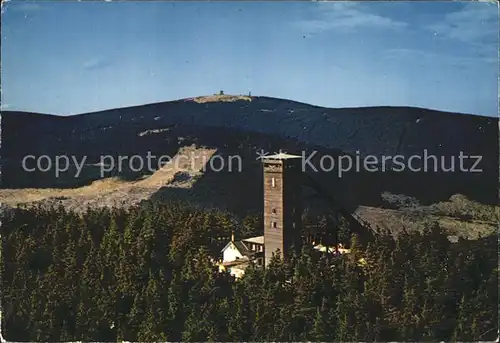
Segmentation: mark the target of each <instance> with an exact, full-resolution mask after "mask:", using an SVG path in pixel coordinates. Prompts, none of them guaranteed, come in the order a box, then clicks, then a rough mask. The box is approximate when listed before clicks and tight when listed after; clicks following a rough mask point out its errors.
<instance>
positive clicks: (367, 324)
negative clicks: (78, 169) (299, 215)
mask: <svg viewBox="0 0 500 343" xmlns="http://www.w3.org/2000/svg"><path fill="white" fill-rule="evenodd" d="M235 227H237V228H239V229H238V232H237V234H238V235H241V236H246V235H252V234H258V230H257V229H258V228H261V225H260V223H259V220H258V218H255V217H252V216H249V217H247V218H245V219H244V220H243V221H242V222H237V221H236V220H235V218H233V217H232V216H231V215H230V214H229V213H225V212H219V211H216V210H211V211H206V210H195V209H193V208H191V207H190V206H189V205H187V204H182V203H169V204H161V205H160V204H154V205H151V204H149V205H147V206H144V207H132V208H130V209H127V210H125V209H112V210H109V209H102V210H88V211H87V212H86V213H84V214H83V215H79V214H75V213H72V212H68V211H67V210H65V209H64V208H62V207H61V208H58V209H50V210H49V209H42V208H31V209H16V210H8V211H6V212H4V218H2V239H3V249H2V259H3V261H2V267H3V269H2V278H1V279H2V290H3V291H2V325H3V328H2V333H3V335H4V338H5V339H7V340H9V341H45V342H47V341H49V342H55V341H71V340H83V341H101V342H102V341H117V340H128V341H141V342H147V341H181V340H182V341H308V340H309V341H334V340H335V341H450V340H453V341H475V340H484V341H487V340H493V339H495V338H496V336H497V322H498V312H497V304H498V292H497V289H498V287H497V280H498V264H497V240H496V236H489V237H486V238H483V239H479V240H459V241H458V243H450V241H449V240H448V239H447V237H446V235H445V234H444V233H442V232H441V230H440V229H439V227H438V226H435V225H431V226H430V227H428V228H427V230H425V231H424V232H423V233H418V232H411V233H404V232H403V233H400V234H399V235H398V236H397V238H394V237H393V236H392V235H389V234H385V233H383V232H382V233H377V234H376V235H375V236H374V238H373V239H372V241H370V242H369V243H367V244H365V245H361V244H360V243H359V240H358V239H357V238H356V236H353V237H351V239H350V242H347V243H350V245H351V248H352V253H351V254H349V255H346V256H343V257H341V258H334V257H328V256H326V255H317V254H315V253H313V252H312V251H309V250H308V249H303V251H302V254H301V256H296V257H294V258H292V259H291V261H289V262H287V263H283V262H281V261H280V260H279V259H276V260H275V261H274V263H273V265H272V266H271V267H269V268H267V269H266V270H265V271H263V270H261V269H250V270H247V273H246V274H245V277H244V278H243V279H242V280H240V281H235V280H234V279H233V278H232V277H231V276H230V275H228V274H219V273H218V272H217V271H216V270H215V269H214V268H213V264H212V262H211V259H212V258H217V257H218V256H217V254H218V252H219V251H220V248H221V247H222V246H223V245H225V243H226V242H227V239H228V237H229V235H230V232H231V230H232V229H233V228H235ZM360 259H364V261H366V263H360V262H359V261H360Z"/></svg>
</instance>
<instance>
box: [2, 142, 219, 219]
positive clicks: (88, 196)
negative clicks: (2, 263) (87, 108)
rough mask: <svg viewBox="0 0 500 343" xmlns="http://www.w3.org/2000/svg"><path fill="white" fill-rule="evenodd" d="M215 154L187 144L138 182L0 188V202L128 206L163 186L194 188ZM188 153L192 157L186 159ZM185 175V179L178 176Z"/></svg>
mask: <svg viewBox="0 0 500 343" xmlns="http://www.w3.org/2000/svg"><path fill="white" fill-rule="evenodd" d="M214 153H215V150H214V149H207V148H200V147H196V146H194V145H193V146H186V147H183V148H181V149H179V151H178V153H177V154H176V155H175V156H174V157H173V158H172V160H171V161H170V162H169V163H167V164H165V165H164V166H163V168H161V169H159V170H157V171H156V172H154V173H153V174H152V175H151V176H147V177H144V178H143V179H141V180H138V181H128V182H127V181H123V180H120V179H117V178H106V179H103V180H98V181H95V182H93V183H92V184H90V185H89V186H84V187H78V188H73V189H56V188H46V189H34V188H27V189H0V203H2V204H4V205H7V206H16V205H19V204H25V205H28V204H34V203H38V204H43V205H48V206H51V205H58V204H61V205H63V206H65V207H67V208H69V209H73V210H76V211H84V210H85V209H86V208H87V207H89V206H91V207H112V206H122V207H128V206H132V205H136V204H138V203H140V202H141V201H143V200H147V199H149V198H150V197H151V196H152V195H153V194H155V193H156V192H158V190H159V189H161V188H165V187H167V188H191V187H193V185H194V184H195V183H196V181H197V179H198V177H199V176H201V175H202V170H203V167H204V161H208V160H209V159H210V157H212V155H213V154H214ZM186 156H189V157H191V159H190V160H187V159H186V158H184V157H186ZM178 175H182V176H183V178H176V176H178Z"/></svg>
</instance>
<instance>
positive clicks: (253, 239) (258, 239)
mask: <svg viewBox="0 0 500 343" xmlns="http://www.w3.org/2000/svg"><path fill="white" fill-rule="evenodd" d="M241 241H242V242H248V243H253V244H264V236H257V237H250V238H245V239H242V240H241Z"/></svg>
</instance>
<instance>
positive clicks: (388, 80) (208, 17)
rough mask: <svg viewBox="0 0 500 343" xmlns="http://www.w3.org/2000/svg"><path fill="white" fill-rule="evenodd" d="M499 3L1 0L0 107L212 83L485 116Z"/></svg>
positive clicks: (122, 99)
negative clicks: (24, 0)
mask: <svg viewBox="0 0 500 343" xmlns="http://www.w3.org/2000/svg"><path fill="white" fill-rule="evenodd" d="M498 13H499V12H498V6H497V5H494V4H491V3H485V2H475V3H470V2H469V3H458V2H434V3H431V2H413V3H411V2H399V3H395V2H365V3H355V2H340V3H327V2H255V3H251V2H218V3H217V2H186V3H179V2H143V3H139V2H111V1H107V2H104V1H99V2H85V1H81V2H80V1H74V2H73V1H67V2H64V1H59V2H55V1H53V2H42V1H38V2H22V1H20V0H11V1H9V2H7V3H6V4H5V5H4V6H2V22H1V23H2V50H1V53H2V56H1V57H2V59H1V77H2V79H1V80H2V109H8V110H25V111H33V112H42V113H52V114H59V115H69V114H75V113H84V112H89V111H97V110H102V109H108V108H115V107H125V106H130V105H138V104H145V103H151V102H159V101H168V100H175V99H179V98H186V97H192V96H199V95H206V94H212V93H215V92H218V91H219V90H224V91H225V92H226V93H230V94H239V93H245V94H246V93H248V92H249V91H251V92H252V95H265V96H273V97H279V98H286V99H292V100H297V101H302V102H306V103H311V104H315V105H321V106H327V107H355V106H379V105H394V106H399V105H401V106H418V107H427V108H433V109H439V110H445V111H453V112H462V113H472V114H480V115H488V116H497V115H498V77H499V75H498V74H499V67H498V48H499V45H498V35H499V26H498V18H499V16H498Z"/></svg>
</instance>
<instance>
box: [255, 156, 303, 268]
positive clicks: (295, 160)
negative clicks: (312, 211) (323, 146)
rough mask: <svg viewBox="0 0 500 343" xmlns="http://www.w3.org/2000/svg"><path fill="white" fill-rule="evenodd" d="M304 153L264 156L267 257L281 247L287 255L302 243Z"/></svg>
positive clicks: (297, 248) (283, 255)
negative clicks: (302, 161)
mask: <svg viewBox="0 0 500 343" xmlns="http://www.w3.org/2000/svg"><path fill="white" fill-rule="evenodd" d="M301 159H302V157H301V156H297V155H289V154H284V153H279V154H276V155H271V156H265V157H263V158H262V162H263V167H264V242H265V247H264V261H265V265H268V264H269V262H270V260H271V257H272V255H273V253H276V252H277V251H278V250H279V251H280V253H281V257H282V258H285V259H286V258H287V257H288V256H289V254H290V252H291V249H295V250H296V251H299V249H300V244H301V231H302V230H301V221H302V204H301V177H302V175H301V173H302V169H301V168H302V164H301Z"/></svg>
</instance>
